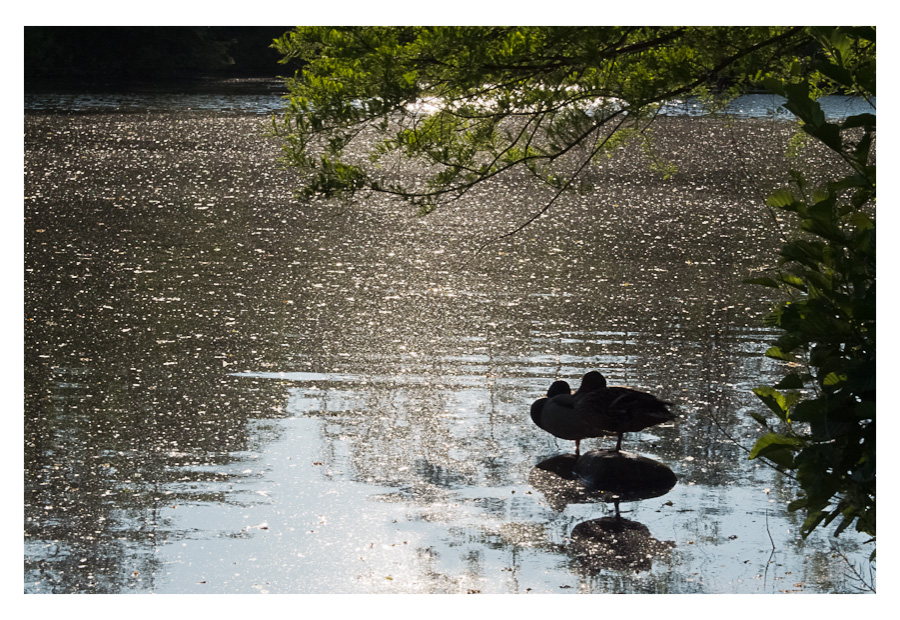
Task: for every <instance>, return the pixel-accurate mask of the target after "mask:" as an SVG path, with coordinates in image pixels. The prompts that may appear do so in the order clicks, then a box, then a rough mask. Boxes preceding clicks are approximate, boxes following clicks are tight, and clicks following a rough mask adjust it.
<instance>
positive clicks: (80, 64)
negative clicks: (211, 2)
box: [25, 26, 293, 85]
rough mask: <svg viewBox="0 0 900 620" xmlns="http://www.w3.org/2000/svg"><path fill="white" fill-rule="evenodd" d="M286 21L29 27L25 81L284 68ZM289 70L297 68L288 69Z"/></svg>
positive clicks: (267, 72) (274, 72) (257, 72)
mask: <svg viewBox="0 0 900 620" xmlns="http://www.w3.org/2000/svg"><path fill="white" fill-rule="evenodd" d="M289 29H290V28H289V27H286V26H27V27H25V81H26V85H28V84H29V83H34V82H39V81H41V80H54V81H59V80H66V81H70V82H73V83H79V82H103V81H108V80H141V81H144V80H166V79H187V78H192V77H198V76H206V75H234V76H260V77H263V76H265V77H268V76H271V77H276V76H278V75H283V74H285V73H286V70H285V67H284V66H283V65H279V64H278V60H279V58H280V55H279V53H278V52H277V51H275V50H274V49H272V48H271V47H270V46H271V44H272V41H273V40H274V39H275V38H277V37H280V36H281V35H283V34H284V33H285V32H286V31H287V30H289ZM290 72H291V73H292V72H293V70H291V71H290Z"/></svg>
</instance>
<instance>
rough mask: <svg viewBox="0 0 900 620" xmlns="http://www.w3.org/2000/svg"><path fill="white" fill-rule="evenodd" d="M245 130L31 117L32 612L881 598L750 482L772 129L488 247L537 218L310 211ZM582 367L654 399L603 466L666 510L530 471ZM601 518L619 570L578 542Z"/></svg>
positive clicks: (606, 188) (194, 121)
mask: <svg viewBox="0 0 900 620" xmlns="http://www.w3.org/2000/svg"><path fill="white" fill-rule="evenodd" d="M248 96H249V97H251V99H252V100H253V101H256V99H253V98H255V97H257V96H258V95H257V94H252V95H248ZM26 105H27V104H26ZM255 105H257V104H256V103H252V102H249V103H247V107H246V108H245V107H242V105H238V104H234V105H232V104H228V105H227V106H226V107H228V110H226V111H203V110H197V109H192V110H190V111H187V110H185V109H184V108H183V107H179V108H178V109H156V108H154V107H153V106H149V109H148V110H147V112H148V113H147V114H140V115H135V114H122V113H119V112H116V111H111V110H109V109H107V108H106V107H104V106H100V109H95V110H93V111H90V112H88V111H84V110H82V111H81V112H80V113H78V114H67V113H60V112H58V111H57V112H56V113H44V112H40V111H32V112H29V113H27V114H26V115H25V127H24V129H25V231H24V234H25V317H24V320H25V334H24V338H25V360H24V362H25V412H24V413H25V428H24V430H25V434H24V465H25V497H24V519H25V522H24V531H25V541H24V561H25V562H24V590H25V592H26V593H90V592H98V593H129V592H131V593H147V592H152V593H257V592H258V593H263V592H269V593H467V592H472V593H520V594H524V593H558V594H570V593H780V592H813V593H827V592H857V591H860V589H861V588H862V589H864V588H865V585H864V584H863V583H862V582H861V581H860V579H859V578H858V577H857V576H856V575H854V573H853V571H854V570H858V571H861V572H862V575H863V577H864V578H865V579H864V580H865V581H867V582H869V583H872V582H873V579H874V578H873V577H872V576H871V575H870V572H869V565H868V562H867V561H866V558H867V557H868V554H869V553H870V551H871V545H866V544H863V543H864V541H863V539H862V538H859V537H856V536H854V535H853V534H852V533H845V534H843V535H842V536H841V537H840V538H839V539H834V538H831V537H829V536H827V535H826V533H823V532H819V533H816V534H814V535H812V536H810V537H809V538H808V539H806V540H803V539H802V538H801V537H800V535H799V533H798V531H799V526H800V524H801V522H802V517H801V515H799V514H794V513H789V512H787V511H786V510H785V506H786V504H787V503H788V502H789V501H790V500H791V499H793V498H794V496H795V492H796V490H795V488H794V486H793V485H792V483H791V481H790V480H788V479H785V478H784V477H782V476H780V475H779V474H777V473H775V472H774V471H772V470H770V469H768V468H767V467H765V466H764V465H761V464H760V463H758V462H756V461H748V460H747V452H746V449H747V448H748V447H749V446H752V444H753V441H754V440H755V438H756V437H757V436H758V435H759V427H758V425H757V424H756V423H755V422H754V421H753V420H752V419H751V418H750V417H749V415H748V413H749V412H751V411H754V410H759V405H758V404H757V402H756V397H755V396H754V395H753V394H752V393H751V392H750V390H751V389H752V388H753V387H755V386H757V385H761V384H765V383H767V382H771V381H773V380H775V378H776V377H777V376H778V371H779V369H778V367H777V366H776V364H775V362H773V361H771V360H768V359H767V358H765V357H763V355H762V354H763V352H764V351H765V349H766V348H767V347H768V346H769V345H770V343H771V342H772V340H773V339H774V338H775V334H774V333H773V332H771V331H769V330H767V329H765V328H763V327H762V326H761V321H760V319H761V316H762V315H763V314H764V313H765V312H766V310H767V309H768V308H769V306H770V303H771V302H770V300H768V299H765V298H763V297H762V296H761V295H763V294H764V293H765V291H761V290H759V287H753V286H749V285H744V284H742V283H741V280H742V279H743V278H745V277H749V276H752V275H753V274H754V273H755V272H757V271H758V270H760V269H762V268H764V267H766V266H771V265H772V264H773V263H774V261H775V255H774V247H775V246H776V245H777V244H778V242H779V241H778V240H779V239H780V235H781V234H782V233H783V231H784V230H785V226H786V223H779V224H774V223H773V222H772V220H771V217H770V215H769V214H768V212H767V211H765V209H763V208H761V206H760V205H761V204H762V197H763V196H764V195H765V192H766V191H767V190H768V189H770V188H771V187H774V186H775V185H777V184H780V183H781V182H783V180H784V178H785V170H786V166H787V164H786V163H785V161H784V158H783V157H782V155H781V153H782V151H783V148H784V145H785V144H786V142H787V140H788V139H789V138H790V135H791V132H792V128H791V126H790V125H789V124H787V123H784V122H782V121H779V120H772V119H745V120H741V121H739V122H738V123H737V124H736V125H734V126H732V127H730V128H727V129H726V128H724V127H723V126H722V125H719V124H718V123H717V122H715V121H713V120H710V119H697V118H676V119H663V122H661V123H660V125H659V127H658V129H657V134H658V135H657V138H658V140H659V145H660V148H661V149H662V150H664V151H665V152H666V153H668V154H670V156H671V157H672V158H673V159H674V160H675V161H676V163H678V165H679V167H680V172H679V173H678V174H676V175H674V176H673V177H672V178H671V179H668V180H662V179H659V178H656V177H653V176H652V175H650V174H649V173H648V172H647V164H646V162H645V161H644V160H643V159H642V154H641V151H640V149H634V150H632V149H625V150H623V151H622V152H621V154H620V156H619V157H616V158H615V159H613V160H610V162H609V163H608V164H604V165H603V166H602V167H601V168H600V169H598V170H597V171H596V172H595V173H594V176H593V177H592V178H591V180H592V182H593V183H594V184H595V191H593V192H590V193H588V194H585V195H573V196H569V197H567V198H566V199H565V200H562V201H560V202H559V203H558V204H557V205H556V206H554V209H553V210H552V211H551V213H550V217H544V218H541V219H539V220H538V221H537V222H536V223H535V224H533V225H532V226H530V227H529V228H527V229H525V230H524V231H522V232H521V233H519V234H517V235H515V236H513V237H510V238H508V239H505V240H504V241H502V242H497V243H493V244H491V245H488V246H487V248H486V249H485V250H484V251H482V252H481V253H479V254H476V253H475V249H476V248H478V247H479V246H480V245H482V244H483V243H484V242H485V241H487V240H490V239H491V238H494V237H496V236H498V235H499V234H502V233H503V232H506V231H508V230H511V229H512V228H514V227H515V226H516V225H517V224H518V223H520V222H521V221H523V220H524V219H526V218H527V216H528V214H529V213H530V212H531V211H533V209H534V208H535V205H540V204H541V201H542V200H544V199H546V197H547V196H546V194H545V193H544V192H543V191H542V190H540V189H538V188H534V187H531V186H529V185H528V184H527V183H526V182H525V180H524V179H512V180H509V181H504V182H503V183H497V184H494V185H492V186H490V187H487V188H485V189H483V190H482V191H480V192H479V193H477V194H473V195H472V196H470V198H469V199H468V201H467V202H465V203H460V204H459V205H457V206H455V207H453V208H449V209H445V210H439V211H437V212H435V213H432V214H431V215H429V216H427V217H416V216H415V215H413V214H412V213H411V212H410V209H409V208H407V207H405V206H403V205H399V204H396V203H393V202H390V201H387V200H384V199H379V198H373V199H371V200H367V201H364V202H363V203H361V204H358V205H351V206H346V205H330V204H325V205H307V204H301V203H299V202H297V201H296V200H295V199H294V198H293V196H292V188H293V187H294V185H295V184H296V180H295V179H294V177H293V176H292V173H291V172H290V171H286V170H283V169H281V168H279V167H278V166H277V165H276V163H275V160H276V158H277V157H278V154H279V145H278V143H277V142H275V141H272V140H270V139H267V138H264V137H262V133H263V131H264V130H265V118H264V117H263V118H261V117H260V115H259V114H258V113H257V111H256V110H251V109H250V108H253V106H255ZM52 107H53V106H51V105H50V104H47V105H46V106H44V107H42V106H41V105H37V104H35V105H34V107H33V110H48V109H51V108H52ZM75 107H77V106H75ZM188 107H192V108H193V107H194V106H193V105H191V106H188ZM698 145H699V146H701V147H702V148H697V146H698ZM814 155H815V153H814V152H813V151H809V152H808V154H807V159H804V160H801V161H800V162H799V164H800V165H810V166H811V165H812V162H813V161H816V157H815V156H814ZM791 165H793V166H795V167H796V166H797V165H798V162H797V161H794V162H792V164H791ZM591 369H599V370H602V371H603V372H604V374H606V375H607V377H608V378H609V380H610V383H613V384H628V385H633V386H635V387H639V388H641V389H646V390H649V391H652V392H654V393H655V394H657V395H658V396H660V397H662V398H665V399H667V400H670V401H672V402H673V403H675V406H674V410H675V412H676V414H677V417H676V419H675V421H674V422H673V423H671V424H665V425H662V426H657V427H653V428H651V429H647V430H646V431H643V432H641V433H632V434H629V435H626V437H625V442H624V445H623V448H624V449H625V450H627V451H629V452H633V453H636V454H640V455H643V456H645V457H649V458H652V459H656V460H658V461H660V462H662V463H664V464H666V465H667V466H668V467H670V468H671V469H672V471H674V473H675V474H676V476H677V478H678V481H677V484H676V485H675V486H674V487H673V488H672V489H671V490H670V491H668V492H667V493H666V494H664V495H661V496H657V497H648V498H639V499H636V500H632V501H622V502H621V503H620V504H618V506H617V505H615V504H614V503H612V502H608V501H603V499H604V498H602V497H601V498H599V499H598V498H597V497H595V496H586V495H584V494H582V493H579V492H578V490H577V489H574V488H572V486H571V485H568V486H567V485H566V484H562V485H560V484H556V483H557V482H559V481H558V480H553V479H552V476H551V477H550V479H549V482H548V476H547V472H546V471H544V470H542V469H540V468H538V467H537V465H539V464H541V463H542V462H544V461H546V460H547V459H549V458H551V457H554V456H557V455H561V454H567V453H570V452H572V450H573V447H574V446H573V442H569V441H562V440H557V439H555V438H554V437H552V436H551V435H549V434H547V433H545V432H543V431H541V430H540V429H538V428H537V427H536V426H534V425H533V424H532V422H531V420H530V417H529V414H528V410H529V406H530V404H531V402H532V401H533V400H534V399H536V398H538V397H539V396H541V395H542V394H543V393H544V392H545V391H546V389H547V387H548V386H549V384H550V382H551V381H552V380H554V379H557V378H563V379H566V380H568V381H569V382H570V383H573V384H574V385H577V384H578V381H579V377H580V376H581V375H582V374H583V373H584V372H586V371H587V370H591ZM611 446H612V443H611V440H609V439H593V440H586V441H584V442H583V444H582V449H583V450H592V449H599V448H608V447H611ZM617 510H618V511H619V514H620V515H621V517H622V518H624V519H627V520H629V521H631V522H634V523H637V524H640V525H641V526H643V528H641V529H640V530H639V531H640V532H641V534H640V536H639V538H640V540H639V544H636V545H633V546H628V545H624V544H620V543H619V542H611V541H610V540H608V539H602V538H598V539H597V540H595V541H594V544H593V545H585V544H582V543H580V542H579V540H581V539H579V538H578V537H577V536H576V535H575V533H576V531H575V530H576V527H578V526H579V525H580V524H583V523H586V522H596V521H597V520H598V519H602V518H604V517H613V516H615V515H616V514H617ZM583 527H585V526H582V528H583Z"/></svg>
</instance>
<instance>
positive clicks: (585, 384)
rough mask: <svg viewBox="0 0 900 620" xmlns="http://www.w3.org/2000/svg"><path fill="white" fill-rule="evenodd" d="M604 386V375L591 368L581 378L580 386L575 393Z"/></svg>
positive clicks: (599, 388) (591, 390) (600, 388)
mask: <svg viewBox="0 0 900 620" xmlns="http://www.w3.org/2000/svg"><path fill="white" fill-rule="evenodd" d="M605 387H606V377H604V376H603V375H601V374H600V373H599V372H597V371H596V370H592V371H590V372H589V373H587V374H586V375H584V377H582V378H581V387H580V388H578V392H576V393H577V394H584V393H586V392H593V391H594V390H602V389H604V388H605Z"/></svg>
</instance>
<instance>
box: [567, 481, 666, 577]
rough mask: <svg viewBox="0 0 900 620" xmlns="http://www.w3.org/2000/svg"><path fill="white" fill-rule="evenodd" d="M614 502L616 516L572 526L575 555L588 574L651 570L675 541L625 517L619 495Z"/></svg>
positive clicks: (570, 536)
mask: <svg viewBox="0 0 900 620" xmlns="http://www.w3.org/2000/svg"><path fill="white" fill-rule="evenodd" d="M614 505H615V510H616V513H615V516H612V517H602V518H600V519H592V520H590V521H584V522H583V523H579V524H578V525H576V526H575V527H574V528H573V529H572V533H571V534H570V535H569V539H570V540H571V543H572V547H571V553H572V555H573V557H574V558H575V559H576V560H578V563H579V564H580V566H581V569H582V570H583V571H585V572H587V573H589V574H596V573H598V572H600V571H602V570H631V571H648V570H650V569H651V568H652V567H653V558H654V557H656V556H658V555H660V554H662V553H665V552H667V551H669V550H670V549H672V548H674V547H675V542H674V541H670V540H666V541H663V540H657V539H656V538H654V537H653V535H652V534H651V533H650V529H649V528H648V527H647V526H646V525H644V524H642V523H638V522H637V521H632V520H630V519H624V518H622V515H621V514H620V512H619V499H615V500H614Z"/></svg>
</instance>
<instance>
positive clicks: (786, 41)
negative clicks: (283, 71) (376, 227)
mask: <svg viewBox="0 0 900 620" xmlns="http://www.w3.org/2000/svg"><path fill="white" fill-rule="evenodd" d="M808 39H809V37H808V35H807V34H806V31H805V29H803V28H768V27H765V28H764V27H735V28H721V27H706V28H697V27H690V28H686V27H654V28H649V27H515V28H512V27H509V28H507V27H502V28H501V27H428V28H426V27H398V28H374V27H372V28H365V27H363V28H360V27H350V28H325V27H305V28H297V29H295V30H293V31H291V32H289V33H287V34H285V36H283V37H281V38H280V39H278V40H276V42H275V47H276V48H277V49H278V51H279V52H280V53H281V54H282V55H283V57H284V61H288V60H291V59H295V58H299V59H302V60H303V61H305V62H306V63H307V64H306V65H305V67H304V69H303V71H302V72H301V73H298V74H296V75H295V76H294V77H293V78H290V79H288V80H287V84H288V86H289V89H290V93H291V94H290V98H289V102H288V107H287V112H286V114H285V116H284V118H283V119H281V120H274V122H273V133H274V134H275V135H278V136H281V137H282V138H283V139H284V154H285V160H286V161H287V163H288V164H289V165H291V166H294V167H296V168H297V169H298V170H299V171H301V172H302V173H303V183H304V185H303V188H302V193H303V194H304V195H305V196H307V197H312V196H352V195H353V194H354V193H356V192H359V191H361V190H375V191H381V192H389V193H393V194H396V195H398V196H401V197H403V198H405V199H407V200H409V201H411V202H413V203H414V204H417V205H419V206H420V207H421V208H422V209H423V210H425V211H428V210H431V209H432V208H434V206H435V205H437V204H439V203H441V202H443V201H447V200H451V199H453V198H455V197H458V196H460V195H462V194H464V193H465V192H466V191H468V190H469V189H470V188H471V187H473V186H474V185H476V184H478V183H480V182H482V181H485V180H487V179H490V178H493V177H495V176H497V175H500V174H505V173H507V172H510V171H511V170H513V169H517V168H518V169H524V170H527V171H528V172H529V173H530V174H532V175H534V176H535V177H537V178H538V179H540V180H541V181H542V182H544V183H546V184H548V185H550V186H551V187H555V188H558V189H560V190H562V189H564V188H567V187H570V186H572V185H573V182H574V180H575V177H576V176H577V175H578V173H579V172H580V171H581V170H583V169H584V167H585V166H586V165H588V164H589V163H590V162H591V161H593V160H594V158H597V157H601V156H603V155H604V154H608V153H609V152H610V151H611V150H612V149H613V148H615V147H616V146H618V145H619V144H620V142H621V139H623V138H624V137H634V136H639V135H643V133H642V132H643V130H644V129H646V126H647V124H648V122H649V121H650V120H652V118H653V116H654V115H655V114H656V113H657V112H658V111H659V109H660V106H661V105H662V104H663V103H664V102H666V101H671V100H672V99H673V98H677V97H680V96H686V95H689V94H707V95H708V94H709V93H710V92H711V91H712V90H716V91H721V92H724V91H727V90H728V89H729V88H731V89H735V90H736V89H738V88H740V87H741V86H743V85H745V84H746V83H747V80H748V79H750V78H752V77H754V76H755V75H756V74H757V73H758V72H759V71H760V70H765V71H776V70H780V69H781V68H782V64H783V63H782V59H783V57H784V55H785V54H786V53H787V51H788V50H791V49H793V48H794V47H796V46H798V45H801V44H803V42H804V41H808ZM351 147H354V148H351ZM359 153H365V154H368V157H365V156H360V155H359ZM647 153H648V157H650V158H651V162H652V165H653V167H654V169H657V170H658V171H659V172H660V173H661V174H670V173H671V172H672V170H671V168H669V167H668V166H666V165H665V164H664V163H663V162H660V161H659V160H658V159H656V158H655V157H654V154H653V151H652V149H651V148H649V147H648V148H647ZM413 162H415V163H417V164H419V165H421V166H422V167H423V172H422V174H421V175H419V179H422V178H425V179H426V180H427V182H426V183H425V184H424V185H420V186H415V185H405V184H404V183H403V182H402V181H400V180H398V179H397V178H396V175H392V174H391V170H392V169H393V167H394V166H408V165H410V164H411V163H413Z"/></svg>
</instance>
